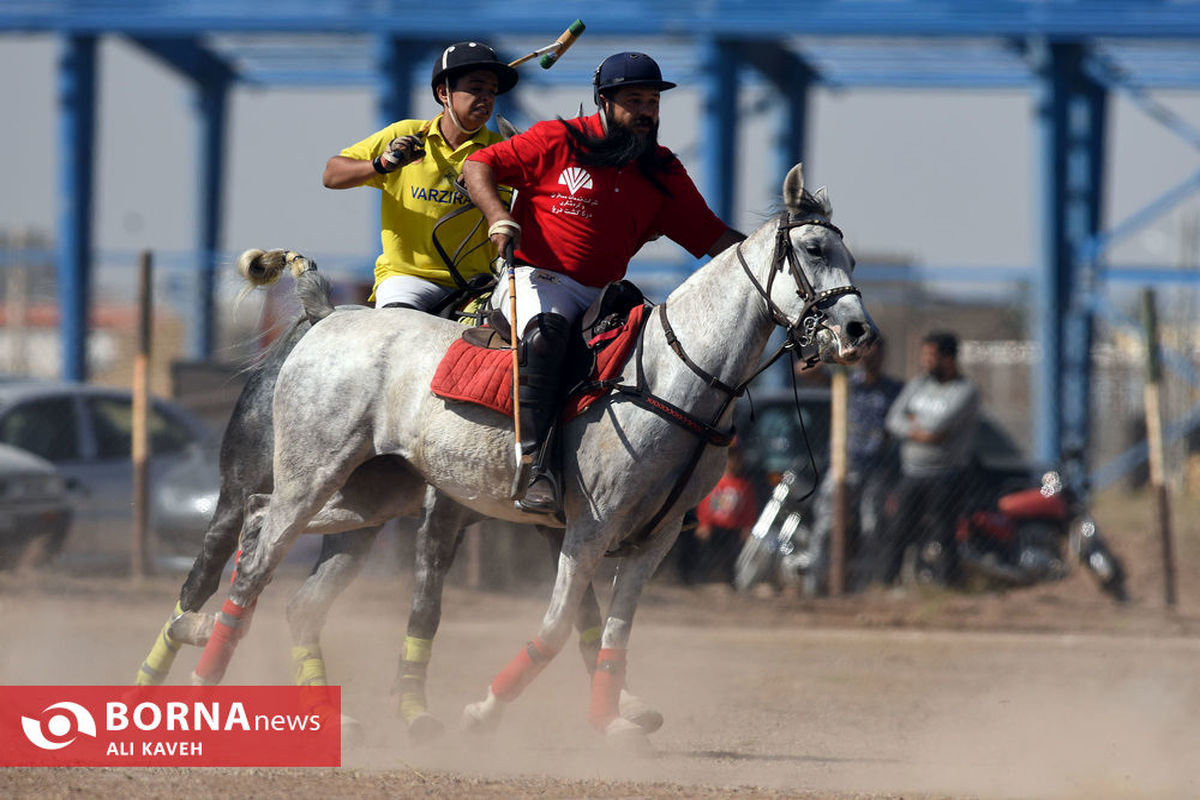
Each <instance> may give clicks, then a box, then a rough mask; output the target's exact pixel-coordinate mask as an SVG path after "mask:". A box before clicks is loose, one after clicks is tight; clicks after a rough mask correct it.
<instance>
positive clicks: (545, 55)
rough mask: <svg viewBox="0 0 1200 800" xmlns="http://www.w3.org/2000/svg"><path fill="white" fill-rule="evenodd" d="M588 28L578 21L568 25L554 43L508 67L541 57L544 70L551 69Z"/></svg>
mask: <svg viewBox="0 0 1200 800" xmlns="http://www.w3.org/2000/svg"><path fill="white" fill-rule="evenodd" d="M586 27H587V26H586V25H584V24H583V20H581V19H577V20H575V21H574V22H572V23H571V24H570V25H568V26H567V29H566V30H565V31H563V32H562V33H561V34H559V37H558V38H557V39H555V40H554V41H553V42H551V43H550V44H548V45H546V46H545V47H539V48H538V49H537V50H534V51H533V52H532V53H529V54H527V55H523V56H521V57H520V58H518V59H517V60H516V61H510V62H508V65H509V66H510V67H515V66H517V65H518V64H524V63H525V62H526V61H529V60H530V59H534V58H537V57H538V56H541V57H542V60H541V61H539V62H538V64H540V65H541V67H542V69H550V68H551V67H553V66H554V62H556V61H558V59H560V58H562V54H563V53H565V52H567V48H569V47H570V46H571V45H573V44H575V40H576V39H578V38H579V36H580V34H582V33H583V31H584V29H585V28H586Z"/></svg>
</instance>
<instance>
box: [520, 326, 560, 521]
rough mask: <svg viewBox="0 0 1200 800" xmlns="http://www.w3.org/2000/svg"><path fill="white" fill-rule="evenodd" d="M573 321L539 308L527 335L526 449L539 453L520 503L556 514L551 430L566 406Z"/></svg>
mask: <svg viewBox="0 0 1200 800" xmlns="http://www.w3.org/2000/svg"><path fill="white" fill-rule="evenodd" d="M569 330H570V324H569V323H568V322H567V319H566V317H564V316H562V315H561V314H553V313H550V314H538V315H537V316H536V317H534V318H533V319H531V320H529V323H528V324H527V325H526V326H525V332H524V333H523V334H522V335H521V355H520V362H519V363H520V373H521V385H520V388H519V389H518V390H517V398H518V399H519V401H520V403H521V452H523V453H524V454H526V455H533V456H535V461H534V465H533V471H532V473H531V474H530V477H529V484H528V485H527V486H526V487H525V492H524V495H523V496H522V497H521V498H520V499H519V500H517V506H518V507H519V508H521V509H522V510H524V511H531V512H534V513H548V514H553V513H555V512H556V511H557V510H558V507H559V492H558V481H557V479H556V478H555V476H554V471H553V467H552V464H551V458H550V454H551V451H552V449H553V448H552V447H551V446H550V438H551V437H549V436H548V435H547V434H548V432H549V431H550V429H551V427H552V425H553V422H554V420H555V418H556V417H557V416H558V414H559V411H560V401H561V397H560V392H559V383H560V375H559V367H560V365H561V364H562V360H563V356H564V355H565V354H566V351H567V333H568V331H569Z"/></svg>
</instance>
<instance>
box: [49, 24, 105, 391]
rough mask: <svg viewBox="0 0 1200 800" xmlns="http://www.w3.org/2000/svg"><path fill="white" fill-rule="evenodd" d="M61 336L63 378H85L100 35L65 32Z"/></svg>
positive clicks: (61, 127) (61, 54)
mask: <svg viewBox="0 0 1200 800" xmlns="http://www.w3.org/2000/svg"><path fill="white" fill-rule="evenodd" d="M58 104H59V123H58V133H59V135H58V140H59V142H61V143H62V144H63V146H64V148H65V149H64V150H63V151H62V152H63V153H65V154H67V156H68V157H66V158H60V159H57V164H58V236H57V239H58V242H57V251H58V253H57V257H58V270H57V274H58V294H59V314H60V319H59V326H58V335H59V338H60V340H61V341H60V347H61V353H62V377H63V379H64V380H68V381H85V380H87V378H88V368H87V334H88V312H89V310H90V309H91V301H92V269H91V267H92V263H91V262H92V191H93V165H94V163H95V143H96V135H95V131H96V37H95V36H87V35H70V36H64V37H63V39H62V42H61V49H60V51H59V60H58Z"/></svg>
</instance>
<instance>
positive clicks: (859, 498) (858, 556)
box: [813, 337, 903, 591]
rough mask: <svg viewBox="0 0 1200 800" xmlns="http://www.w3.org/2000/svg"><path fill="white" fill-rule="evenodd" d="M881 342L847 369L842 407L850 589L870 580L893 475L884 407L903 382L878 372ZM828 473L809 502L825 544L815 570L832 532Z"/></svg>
mask: <svg viewBox="0 0 1200 800" xmlns="http://www.w3.org/2000/svg"><path fill="white" fill-rule="evenodd" d="M884 352H885V351H884V341H883V338H882V337H880V338H878V339H876V340H875V342H874V343H873V344H871V345H870V346H869V347H868V348H867V350H866V352H864V353H863V357H862V361H861V362H859V363H860V364H861V368H860V369H857V370H855V371H854V372H852V373H851V374H850V400H849V408H848V414H847V416H848V418H849V421H848V425H849V431H848V439H849V441H848V449H849V459H848V463H847V465H846V467H847V468H846V480H845V485H844V491H845V493H844V497H845V503H846V506H845V507H846V509H847V512H848V513H849V512H850V511H851V510H856V511H857V515H856V516H857V522H858V525H857V526H856V527H857V535H854V534H853V533H851V531H854V530H855V526H853V525H849V526H847V527H848V528H850V531H848V532H847V533H848V537H849V542H848V543H847V545H848V546H847V548H846V549H847V557H848V559H849V565H850V569H849V572H850V574H849V580H848V583H847V588H849V589H850V590H851V591H855V590H857V589H861V588H863V586H864V585H866V584H867V583H869V582H870V578H871V574H870V573H871V559H872V556H873V554H874V551H875V550H876V548H877V544H878V538H879V528H878V522H879V511H880V509H881V508H882V506H883V496H884V494H885V493H886V492H887V490H888V489H889V488H890V486H891V484H892V482H893V480H894V477H895V475H894V472H895V470H894V466H893V463H894V462H892V461H891V460H890V459H889V458H888V457H889V455H890V453H891V448H890V447H889V443H890V437H889V435H888V432H887V430H886V428H885V424H884V423H885V420H886V418H887V413H888V409H889V408H891V405H892V402H893V401H894V400H895V399H896V397H897V395H899V394H900V390H901V388H903V384H902V383H901V382H900V381H898V380H896V379H895V378H893V377H891V376H890V375H885V374H884V373H883V358H884ZM833 484H834V481H833V473H832V471H828V470H827V471H826V473H825V478H824V480H822V481H821V488H820V490H819V493H818V495H817V501H816V503H815V504H814V507H813V533H814V534H815V537H816V541H818V542H823V543H825V546H824V548H823V553H824V557H823V559H822V560H823V561H824V562H825V563H824V564H822V565H821V567H820V569H821V570H822V572H824V571H825V570H828V561H829V559H828V555H829V543H830V542H831V541H832V540H831V536H830V534H831V533H832V531H833V512H834V508H833V488H834V487H833Z"/></svg>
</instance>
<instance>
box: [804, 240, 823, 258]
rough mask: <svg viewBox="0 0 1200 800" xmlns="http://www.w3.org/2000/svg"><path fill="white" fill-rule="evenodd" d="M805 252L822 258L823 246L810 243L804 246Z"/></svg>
mask: <svg viewBox="0 0 1200 800" xmlns="http://www.w3.org/2000/svg"><path fill="white" fill-rule="evenodd" d="M804 252H806V253H808V254H809V255H810V256H813V257H815V258H820V257H821V245H819V244H817V243H816V242H808V243H807V244H805V245H804Z"/></svg>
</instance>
